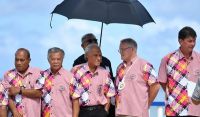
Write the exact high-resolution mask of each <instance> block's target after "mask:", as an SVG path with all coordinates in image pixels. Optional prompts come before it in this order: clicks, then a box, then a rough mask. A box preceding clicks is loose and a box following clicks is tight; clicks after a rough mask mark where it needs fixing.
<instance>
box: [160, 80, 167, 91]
mask: <svg viewBox="0 0 200 117" xmlns="http://www.w3.org/2000/svg"><path fill="white" fill-rule="evenodd" d="M160 85H161V87H162V89H163V91H164V92H166V87H167V83H162V82H160Z"/></svg>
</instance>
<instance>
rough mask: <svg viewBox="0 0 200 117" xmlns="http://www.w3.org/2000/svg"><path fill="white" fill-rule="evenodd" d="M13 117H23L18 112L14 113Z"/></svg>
mask: <svg viewBox="0 0 200 117" xmlns="http://www.w3.org/2000/svg"><path fill="white" fill-rule="evenodd" d="M13 117H23V115H22V114H20V113H19V112H18V111H17V110H15V111H13Z"/></svg>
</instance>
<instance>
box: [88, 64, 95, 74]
mask: <svg viewBox="0 0 200 117" xmlns="http://www.w3.org/2000/svg"><path fill="white" fill-rule="evenodd" d="M88 67H89V69H90V72H92V73H94V72H95V71H96V69H97V66H94V65H89V64H88Z"/></svg>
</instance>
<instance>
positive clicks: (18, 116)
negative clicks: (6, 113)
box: [8, 98, 23, 117]
mask: <svg viewBox="0 0 200 117" xmlns="http://www.w3.org/2000/svg"><path fill="white" fill-rule="evenodd" d="M8 106H9V108H10V110H11V112H12V114H13V117H23V115H22V114H20V113H19V112H18V110H17V108H16V106H15V103H14V101H13V99H11V98H10V99H9V103H8Z"/></svg>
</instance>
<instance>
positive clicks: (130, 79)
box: [125, 74, 137, 81]
mask: <svg viewBox="0 0 200 117" xmlns="http://www.w3.org/2000/svg"><path fill="white" fill-rule="evenodd" d="M125 79H127V80H128V81H133V80H136V79H137V75H136V74H129V75H127V76H126V78H125Z"/></svg>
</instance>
